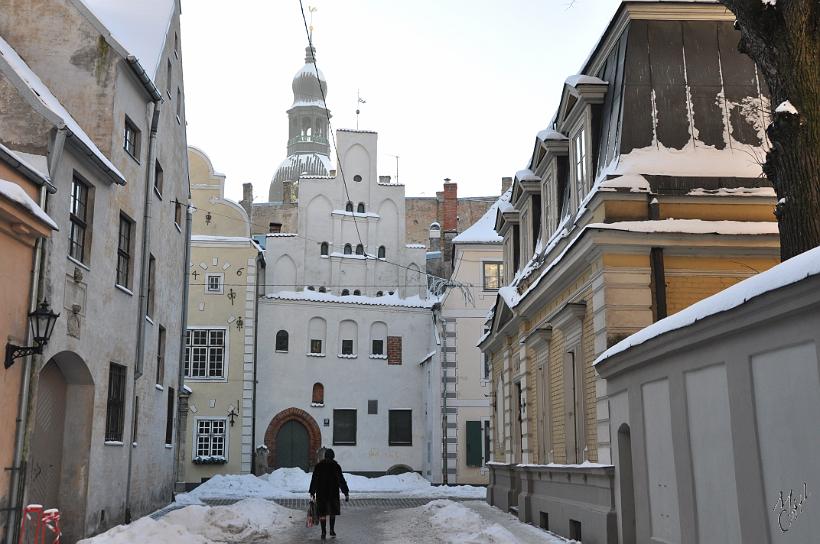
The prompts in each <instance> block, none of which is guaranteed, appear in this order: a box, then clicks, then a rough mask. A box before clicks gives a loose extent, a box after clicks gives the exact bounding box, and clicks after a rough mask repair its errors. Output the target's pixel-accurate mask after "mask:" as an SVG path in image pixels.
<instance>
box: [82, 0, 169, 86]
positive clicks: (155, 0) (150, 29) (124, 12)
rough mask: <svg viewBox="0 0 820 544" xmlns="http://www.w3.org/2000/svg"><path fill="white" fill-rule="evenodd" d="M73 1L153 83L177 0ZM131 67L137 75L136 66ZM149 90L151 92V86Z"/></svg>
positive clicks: (154, 83)
mask: <svg viewBox="0 0 820 544" xmlns="http://www.w3.org/2000/svg"><path fill="white" fill-rule="evenodd" d="M74 2H75V3H76V4H79V5H80V6H82V7H84V8H86V10H87V13H85V15H86V18H88V19H89V21H90V22H91V23H92V24H93V25H94V26H95V27H97V30H98V31H99V32H100V33H101V34H103V36H104V37H105V38H106V41H110V42H111V43H112V45H113V46H114V48H115V49H117V50H118V53H120V55H122V56H123V58H126V59H129V61H130V60H131V58H133V59H134V61H136V64H137V65H138V66H139V67H140V68H142V69H143V70H145V72H146V74H147V76H148V79H149V80H150V83H151V85H152V86H154V87H156V78H157V74H158V70H159V67H160V65H161V62H160V61H161V60H162V52H163V50H164V49H165V43H166V41H167V38H168V30H169V28H170V25H171V20H172V18H173V15H174V10H175V9H176V0H139V1H138V2H134V1H130V2H126V1H122V0H74ZM133 63H134V62H133V61H132V64H133ZM134 68H135V71H136V72H137V74H138V75H139V68H138V67H134ZM144 83H145V82H144ZM154 90H156V89H154ZM149 93H150V94H153V93H152V92H151V90H149ZM157 94H159V91H157Z"/></svg>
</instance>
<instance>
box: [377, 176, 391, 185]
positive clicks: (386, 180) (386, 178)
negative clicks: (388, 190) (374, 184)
mask: <svg viewBox="0 0 820 544" xmlns="http://www.w3.org/2000/svg"><path fill="white" fill-rule="evenodd" d="M379 183H381V184H382V185H390V176H379Z"/></svg>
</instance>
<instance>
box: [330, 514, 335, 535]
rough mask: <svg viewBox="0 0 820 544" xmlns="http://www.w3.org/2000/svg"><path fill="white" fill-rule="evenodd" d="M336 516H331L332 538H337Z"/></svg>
mask: <svg viewBox="0 0 820 544" xmlns="http://www.w3.org/2000/svg"><path fill="white" fill-rule="evenodd" d="M335 529H336V516H330V536H336V531H335Z"/></svg>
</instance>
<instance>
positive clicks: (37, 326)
mask: <svg viewBox="0 0 820 544" xmlns="http://www.w3.org/2000/svg"><path fill="white" fill-rule="evenodd" d="M58 317H60V314H55V313H54V312H52V311H51V307H50V306H49V305H48V301H47V300H43V302H41V303H40V305H39V306H38V307H37V309H36V310H34V311H33V312H31V313H30V314H28V324H29V326H30V327H31V333H32V336H33V337H34V345H33V346H31V347H26V346H16V345H14V344H12V343H11V342H7V343H6V361H5V365H6V368H9V367H10V366H11V365H13V364H14V360H15V359H19V358H20V357H27V356H29V355H33V354H35V353H37V354H39V353H43V347H45V345H46V344H48V341H49V339H50V338H51V333H52V332H54V324H55V323H57V318H58Z"/></svg>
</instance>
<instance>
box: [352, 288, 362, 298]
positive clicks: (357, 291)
mask: <svg viewBox="0 0 820 544" xmlns="http://www.w3.org/2000/svg"><path fill="white" fill-rule="evenodd" d="M353 296H357V297H360V296H362V292H361V291H359V290H358V289H356V290H355V291H353Z"/></svg>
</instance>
